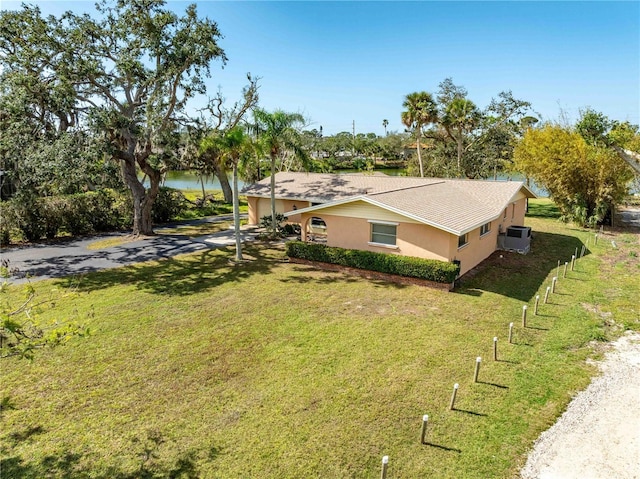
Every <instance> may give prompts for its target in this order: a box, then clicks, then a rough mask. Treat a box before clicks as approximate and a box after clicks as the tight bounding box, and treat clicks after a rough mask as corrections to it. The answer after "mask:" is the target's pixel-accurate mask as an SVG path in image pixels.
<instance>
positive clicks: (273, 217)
mask: <svg viewBox="0 0 640 479" xmlns="http://www.w3.org/2000/svg"><path fill="white" fill-rule="evenodd" d="M271 233H272V234H274V235H275V234H276V156H275V155H274V154H271Z"/></svg>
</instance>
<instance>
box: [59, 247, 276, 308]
mask: <svg viewBox="0 0 640 479" xmlns="http://www.w3.org/2000/svg"><path fill="white" fill-rule="evenodd" d="M279 253H280V252H279V251H276V250H274V249H272V248H269V247H268V246H254V245H251V246H246V247H245V248H244V249H243V254H244V256H245V257H246V258H247V261H246V262H242V263H233V262H232V261H231V260H232V259H233V257H234V254H235V248H234V247H225V248H218V249H207V250H205V251H201V252H199V253H192V254H188V255H183V256H178V257H169V258H165V259H160V260H158V261H151V262H145V263H138V264H135V265H131V266H125V267H122V268H114V269H108V270H104V271H100V272H97V273H89V274H86V275H83V276H81V277H80V279H79V280H78V278H77V277H74V278H67V279H65V280H63V281H64V282H67V283H74V284H75V283H79V286H80V289H81V290H84V291H93V290H99V289H103V288H109V287H111V286H118V285H122V284H133V285H135V286H136V287H137V288H138V289H140V290H142V291H146V292H150V293H154V294H161V295H168V296H187V295H191V294H194V293H199V292H202V291H207V290H210V289H212V288H215V287H217V286H220V285H222V284H225V283H230V282H241V281H244V280H246V279H248V278H250V277H251V276H255V275H264V274H267V273H269V272H270V271H271V270H272V269H273V267H274V266H275V265H277V264H278V263H279V260H280V258H279V256H278V255H279Z"/></svg>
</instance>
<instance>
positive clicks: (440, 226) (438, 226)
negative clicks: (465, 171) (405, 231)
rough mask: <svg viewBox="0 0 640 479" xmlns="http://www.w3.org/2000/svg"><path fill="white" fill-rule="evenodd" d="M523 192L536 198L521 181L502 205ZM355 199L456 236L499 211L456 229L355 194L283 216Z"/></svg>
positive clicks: (489, 219)
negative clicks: (518, 186)
mask: <svg viewBox="0 0 640 479" xmlns="http://www.w3.org/2000/svg"><path fill="white" fill-rule="evenodd" d="M521 191H522V192H523V193H524V195H525V197H527V198H537V196H536V195H535V194H534V193H533V192H532V191H531V190H530V189H529V188H528V187H527V186H526V185H525V184H524V183H522V184H521V186H520V188H518V190H517V191H516V192H515V193H514V194H513V195H512V196H511V198H510V199H509V201H507V202H506V203H505V205H504V207H506V206H507V205H509V204H510V203H512V202H513V201H514V200H515V199H516V197H517V196H518V193H520V192H521ZM306 201H311V200H309V199H307V200H306ZM356 201H364V202H365V203H368V204H370V205H373V206H377V207H379V208H382V209H383V210H386V211H390V212H392V213H395V214H398V215H400V216H404V217H405V218H409V219H412V220H413V221H416V222H418V223H421V224H424V225H428V226H431V227H433V228H436V229H439V230H442V231H446V232H447V233H450V234H452V235H456V236H462V235H464V234H467V233H469V232H470V231H473V230H475V229H477V228H480V227H481V226H482V225H484V224H486V223H489V222H491V221H494V220H496V219H498V218H499V217H500V214H501V212H498V213H497V214H495V215H493V216H491V217H484V218H482V219H481V220H480V221H479V222H477V223H473V224H472V225H469V226H468V227H466V228H464V229H461V230H456V229H454V228H450V227H448V226H445V225H443V224H440V223H437V222H434V221H429V220H427V219H425V218H422V217H420V216H417V215H414V214H411V213H408V212H406V211H403V210H401V209H398V208H394V207H393V206H389V205H387V204H385V203H383V202H380V201H376V200H375V199H373V198H371V197H369V196H366V195H357V196H351V197H348V198H342V199H339V200H334V201H329V202H326V203H322V204H319V205H315V206H309V207H307V208H302V209H299V210H294V211H289V212H288V213H285V214H284V216H285V217H289V216H293V215H298V214H303V213H312V212H314V211H321V210H324V209H327V208H332V207H334V206H339V205H344V204H348V203H354V202H356Z"/></svg>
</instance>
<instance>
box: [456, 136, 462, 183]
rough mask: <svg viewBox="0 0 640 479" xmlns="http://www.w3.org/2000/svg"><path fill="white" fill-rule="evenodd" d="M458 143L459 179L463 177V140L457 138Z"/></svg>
mask: <svg viewBox="0 0 640 479" xmlns="http://www.w3.org/2000/svg"><path fill="white" fill-rule="evenodd" d="M460 136H462V135H460ZM456 143H457V144H458V177H462V168H461V167H460V165H461V164H462V138H456Z"/></svg>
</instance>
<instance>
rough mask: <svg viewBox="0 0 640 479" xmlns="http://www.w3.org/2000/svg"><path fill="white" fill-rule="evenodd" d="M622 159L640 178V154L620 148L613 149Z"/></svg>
mask: <svg viewBox="0 0 640 479" xmlns="http://www.w3.org/2000/svg"><path fill="white" fill-rule="evenodd" d="M612 148H613V149H614V150H615V152H616V153H617V154H618V156H619V157H620V158H622V159H623V160H624V161H626V162H627V164H628V165H629V166H630V167H631V168H633V171H634V172H635V174H636V175H637V176H640V153H636V152H635V151H631V150H624V149H622V148H620V147H619V146H613V147H612Z"/></svg>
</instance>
